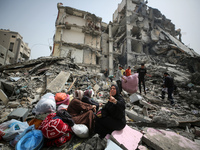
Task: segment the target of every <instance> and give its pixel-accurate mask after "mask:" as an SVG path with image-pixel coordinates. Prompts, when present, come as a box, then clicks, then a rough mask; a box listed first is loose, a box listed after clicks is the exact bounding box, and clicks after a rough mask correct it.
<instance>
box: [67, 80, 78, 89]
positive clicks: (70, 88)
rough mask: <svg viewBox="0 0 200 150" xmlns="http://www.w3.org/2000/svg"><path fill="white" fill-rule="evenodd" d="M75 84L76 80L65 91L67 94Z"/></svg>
mask: <svg viewBox="0 0 200 150" xmlns="http://www.w3.org/2000/svg"><path fill="white" fill-rule="evenodd" d="M75 82H76V78H75V79H74V81H73V83H72V84H71V86H70V87H69V89H68V90H67V92H69V91H70V90H71V88H72V86H73V85H74V83H75Z"/></svg>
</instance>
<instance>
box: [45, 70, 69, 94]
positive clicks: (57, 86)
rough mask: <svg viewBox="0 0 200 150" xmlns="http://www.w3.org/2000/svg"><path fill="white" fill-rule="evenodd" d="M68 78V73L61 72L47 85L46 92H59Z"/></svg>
mask: <svg viewBox="0 0 200 150" xmlns="http://www.w3.org/2000/svg"><path fill="white" fill-rule="evenodd" d="M69 77H70V73H69V72H64V71H61V72H60V73H59V74H58V75H57V76H56V78H55V79H54V80H53V81H52V82H51V83H49V85H48V86H47V91H49V92H52V93H58V92H61V91H62V90H63V88H64V86H65V83H66V82H67V80H68V79H69Z"/></svg>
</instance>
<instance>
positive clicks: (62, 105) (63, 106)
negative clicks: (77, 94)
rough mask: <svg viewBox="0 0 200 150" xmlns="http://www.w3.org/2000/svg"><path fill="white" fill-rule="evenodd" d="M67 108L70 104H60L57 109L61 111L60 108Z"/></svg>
mask: <svg viewBox="0 0 200 150" xmlns="http://www.w3.org/2000/svg"><path fill="white" fill-rule="evenodd" d="M67 108H68V105H65V104H61V105H60V106H58V109H57V111H59V110H61V109H66V110H67Z"/></svg>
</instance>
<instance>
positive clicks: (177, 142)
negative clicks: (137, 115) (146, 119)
mask: <svg viewBox="0 0 200 150" xmlns="http://www.w3.org/2000/svg"><path fill="white" fill-rule="evenodd" d="M144 131H145V132H146V133H145V134H144V136H143V138H142V141H143V142H145V143H146V144H147V145H148V146H150V147H152V148H153V149H156V150H172V149H175V150H199V149H200V144H198V143H195V142H193V141H192V140H189V139H187V138H185V137H183V136H181V135H179V134H177V133H175V132H173V131H166V130H157V129H154V128H145V129H144Z"/></svg>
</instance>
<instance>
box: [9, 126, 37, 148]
mask: <svg viewBox="0 0 200 150" xmlns="http://www.w3.org/2000/svg"><path fill="white" fill-rule="evenodd" d="M32 130H35V126H34V125H32V126H29V127H28V128H26V130H24V132H22V133H20V134H19V135H17V136H16V137H15V138H14V139H13V140H11V141H10V145H11V146H12V147H15V145H16V144H17V142H18V141H19V140H20V139H21V138H22V137H23V136H24V135H25V134H26V133H28V132H29V131H32Z"/></svg>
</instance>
